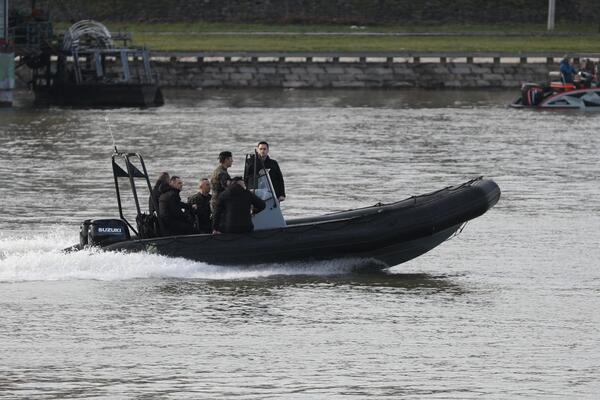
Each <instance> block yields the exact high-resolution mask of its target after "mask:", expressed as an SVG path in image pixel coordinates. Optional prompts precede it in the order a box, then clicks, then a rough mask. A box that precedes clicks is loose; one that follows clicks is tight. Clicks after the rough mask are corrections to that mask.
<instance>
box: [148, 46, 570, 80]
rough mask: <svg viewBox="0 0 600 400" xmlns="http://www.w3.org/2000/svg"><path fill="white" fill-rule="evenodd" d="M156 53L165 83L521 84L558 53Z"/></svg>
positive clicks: (544, 72)
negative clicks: (531, 56)
mask: <svg viewBox="0 0 600 400" xmlns="http://www.w3.org/2000/svg"><path fill="white" fill-rule="evenodd" d="M228 54H229V56H220V57H216V56H213V57H190V56H189V55H188V56H187V57H185V56H182V55H180V57H176V56H171V57H170V58H167V57H156V58H155V61H154V67H155V70H156V71H157V73H158V75H159V78H160V82H161V85H162V86H164V87H174V88H177V87H185V88H248V87H253V88H390V89H391V88H425V89H438V88H452V89H460V88H518V87H519V86H520V85H521V83H522V82H543V81H546V80H548V75H549V73H550V72H551V71H557V70H558V64H557V62H556V61H558V60H556V59H555V58H554V57H548V58H536V59H531V61H537V62H528V61H529V60H530V59H528V58H519V57H499V56H498V57H481V55H480V57H473V56H467V57H464V58H463V57H454V58H450V54H449V55H448V57H445V56H440V55H437V57H435V58H434V57H430V58H427V57H415V56H413V57H393V56H392V55H388V56H387V57H386V56H385V54H379V55H378V56H373V55H371V56H364V55H363V56H357V55H356V54H355V53H354V54H352V53H351V54H338V56H337V57H335V56H334V57H332V56H329V57H327V56H325V57H318V56H315V55H314V54H305V55H304V56H302V55H298V54H297V55H295V56H292V57H290V56H288V57H277V56H276V54H273V55H271V56H270V57H258V56H257V55H254V56H252V55H248V54H247V53H246V54H242V53H240V54H238V56H237V57H235V56H232V54H233V53H228Z"/></svg>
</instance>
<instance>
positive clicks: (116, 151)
mask: <svg viewBox="0 0 600 400" xmlns="http://www.w3.org/2000/svg"><path fill="white" fill-rule="evenodd" d="M104 120H105V121H106V125H107V126H108V133H110V137H111V138H112V144H113V147H114V149H115V153H118V152H119V150H117V143H116V142H115V137H114V136H113V133H112V128H111V126H110V121H109V120H108V115H106V114H104Z"/></svg>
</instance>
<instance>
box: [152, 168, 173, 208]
mask: <svg viewBox="0 0 600 400" xmlns="http://www.w3.org/2000/svg"><path fill="white" fill-rule="evenodd" d="M170 178H171V177H170V176H169V173H168V172H163V173H161V174H160V175H159V176H158V179H157V180H156V183H155V184H154V187H153V188H152V194H151V195H150V198H149V199H148V210H149V211H150V214H153V213H154V211H157V210H158V199H159V198H160V194H161V193H162V191H161V188H162V186H163V185H164V186H167V185H168V184H169V179H170ZM153 198H154V201H152V199H153Z"/></svg>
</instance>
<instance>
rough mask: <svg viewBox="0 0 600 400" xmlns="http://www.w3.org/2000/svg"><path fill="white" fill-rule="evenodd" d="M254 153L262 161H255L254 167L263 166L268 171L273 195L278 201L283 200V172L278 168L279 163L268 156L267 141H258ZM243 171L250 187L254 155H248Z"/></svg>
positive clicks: (252, 177)
mask: <svg viewBox="0 0 600 400" xmlns="http://www.w3.org/2000/svg"><path fill="white" fill-rule="evenodd" d="M256 153H257V154H258V158H259V159H260V161H262V163H261V162H260V161H259V162H257V166H256V168H257V169H258V170H261V169H262V168H263V166H264V168H265V169H266V170H267V171H269V177H270V178H271V182H272V183H273V189H274V190H275V197H277V199H278V200H279V201H284V200H285V183H284V182H283V174H282V173H281V169H280V168H279V163H277V161H275V160H273V159H272V158H271V157H269V143H267V142H264V141H263V142H259V143H258V145H257V146H256ZM257 161H258V160H257ZM245 171H246V176H244V181H245V182H246V185H248V186H249V187H252V182H253V180H254V156H250V157H248V159H247V161H246V169H245Z"/></svg>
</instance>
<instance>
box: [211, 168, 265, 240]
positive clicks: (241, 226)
mask: <svg viewBox="0 0 600 400" xmlns="http://www.w3.org/2000/svg"><path fill="white" fill-rule="evenodd" d="M265 207H266V204H265V202H264V201H263V200H262V199H261V198H259V197H258V196H256V195H255V194H254V193H252V192H251V191H249V190H248V189H246V184H245V183H244V179H242V177H239V176H236V177H235V178H233V179H232V180H231V184H230V185H229V187H228V188H227V190H225V191H224V192H223V193H222V194H221V196H220V198H219V202H218V203H217V209H216V210H215V213H214V215H213V233H245V232H252V231H253V230H254V225H253V224H252V218H251V214H257V213H259V212H261V211H262V210H264V209H265Z"/></svg>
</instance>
